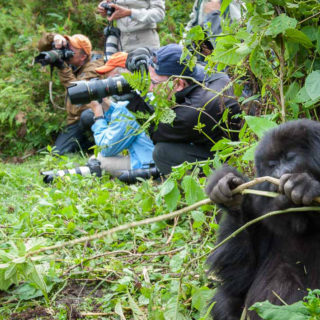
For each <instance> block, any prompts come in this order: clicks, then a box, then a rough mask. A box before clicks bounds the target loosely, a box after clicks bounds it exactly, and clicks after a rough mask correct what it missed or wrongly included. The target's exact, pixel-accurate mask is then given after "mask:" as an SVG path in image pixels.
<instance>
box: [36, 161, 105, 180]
mask: <svg viewBox="0 0 320 320" xmlns="http://www.w3.org/2000/svg"><path fill="white" fill-rule="evenodd" d="M100 165H101V163H100V161H99V160H97V159H89V161H88V163H87V165H86V166H83V167H77V168H74V169H65V170H57V171H55V170H50V171H42V172H41V174H42V175H43V176H44V177H43V182H44V183H51V182H52V181H53V180H54V179H55V178H57V177H63V176H65V175H73V174H79V175H81V176H88V175H93V174H95V175H96V176H97V177H101V175H102V172H101V167H100Z"/></svg>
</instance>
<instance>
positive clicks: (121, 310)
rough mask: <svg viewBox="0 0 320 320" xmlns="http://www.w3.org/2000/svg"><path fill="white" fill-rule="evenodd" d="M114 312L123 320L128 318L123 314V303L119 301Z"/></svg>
mask: <svg viewBox="0 0 320 320" xmlns="http://www.w3.org/2000/svg"><path fill="white" fill-rule="evenodd" d="M114 312H115V313H116V314H117V315H118V316H120V319H121V320H126V317H125V316H124V314H123V309H122V305H121V302H120V301H118V302H117V304H116V306H115V307H114Z"/></svg>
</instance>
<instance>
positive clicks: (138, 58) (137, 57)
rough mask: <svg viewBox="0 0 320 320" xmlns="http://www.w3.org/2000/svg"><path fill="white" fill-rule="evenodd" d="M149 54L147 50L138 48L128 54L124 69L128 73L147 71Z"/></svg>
mask: <svg viewBox="0 0 320 320" xmlns="http://www.w3.org/2000/svg"><path fill="white" fill-rule="evenodd" d="M150 58H151V52H150V51H149V49H147V48H138V49H135V50H133V51H131V52H130V53H129V54H128V57H127V61H126V68H127V69H128V70H129V71H130V72H134V71H139V70H140V71H142V69H143V68H144V69H145V71H147V70H148V65H149V61H150Z"/></svg>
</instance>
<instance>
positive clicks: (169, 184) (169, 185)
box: [160, 179, 175, 197]
mask: <svg viewBox="0 0 320 320" xmlns="http://www.w3.org/2000/svg"><path fill="white" fill-rule="evenodd" d="M174 187H175V181H173V180H170V179H168V180H166V181H165V182H164V184H163V185H162V186H161V188H160V195H161V196H162V197H163V196H165V195H166V194H168V193H170V192H171V191H172V190H173V188H174Z"/></svg>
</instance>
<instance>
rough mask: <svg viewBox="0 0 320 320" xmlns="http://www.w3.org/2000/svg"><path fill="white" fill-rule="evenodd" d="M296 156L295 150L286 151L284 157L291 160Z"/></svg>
mask: <svg viewBox="0 0 320 320" xmlns="http://www.w3.org/2000/svg"><path fill="white" fill-rule="evenodd" d="M296 156H297V154H296V153H295V152H288V153H287V156H286V159H287V160H289V161H291V160H294V159H295V157H296Z"/></svg>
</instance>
